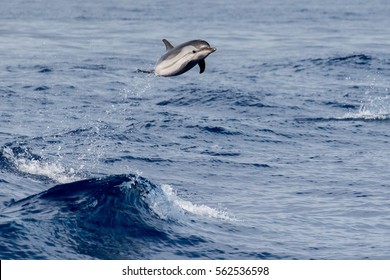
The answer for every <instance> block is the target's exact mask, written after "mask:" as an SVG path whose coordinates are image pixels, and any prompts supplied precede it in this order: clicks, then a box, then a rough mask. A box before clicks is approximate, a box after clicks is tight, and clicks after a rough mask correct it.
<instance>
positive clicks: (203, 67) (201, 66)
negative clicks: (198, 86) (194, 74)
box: [198, 59, 206, 74]
mask: <svg viewBox="0 0 390 280" xmlns="http://www.w3.org/2000/svg"><path fill="white" fill-rule="evenodd" d="M198 64H199V68H200V71H199V74H202V73H203V72H204V70H205V69H206V61H205V60H204V59H202V60H200V61H199V62H198Z"/></svg>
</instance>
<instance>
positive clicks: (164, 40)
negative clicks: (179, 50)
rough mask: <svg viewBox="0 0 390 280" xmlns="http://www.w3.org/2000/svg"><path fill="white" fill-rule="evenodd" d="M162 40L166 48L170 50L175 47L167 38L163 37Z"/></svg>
mask: <svg viewBox="0 0 390 280" xmlns="http://www.w3.org/2000/svg"><path fill="white" fill-rule="evenodd" d="M162 41H163V42H164V45H165V48H166V50H167V51H168V50H170V49H173V46H172V44H171V43H169V42H168V40H167V39H163V40H162Z"/></svg>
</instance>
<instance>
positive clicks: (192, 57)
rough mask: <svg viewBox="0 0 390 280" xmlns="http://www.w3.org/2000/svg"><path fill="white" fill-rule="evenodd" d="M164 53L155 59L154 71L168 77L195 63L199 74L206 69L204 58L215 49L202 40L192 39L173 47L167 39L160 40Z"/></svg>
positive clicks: (181, 72)
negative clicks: (164, 48) (163, 46)
mask: <svg viewBox="0 0 390 280" xmlns="http://www.w3.org/2000/svg"><path fill="white" fill-rule="evenodd" d="M162 41H163V42H164V44H165V47H166V53H165V54H164V55H163V56H162V57H161V58H160V59H159V60H158V61H157V63H156V66H155V68H154V73H155V74H156V75H157V76H163V77H169V76H177V75H181V74H183V73H185V72H187V71H188V70H190V69H191V68H193V67H194V66H195V65H196V64H198V65H199V68H200V74H202V73H203V72H204V70H205V69H206V62H205V58H206V57H207V56H208V55H209V54H211V53H213V52H215V51H216V50H217V49H216V48H212V47H210V45H209V43H207V42H206V41H204V40H192V41H188V42H185V43H183V44H180V45H178V46H176V47H174V46H173V45H172V44H171V43H170V42H169V41H168V40H167V39H163V40H162Z"/></svg>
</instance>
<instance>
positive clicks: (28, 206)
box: [0, 174, 234, 259]
mask: <svg viewBox="0 0 390 280" xmlns="http://www.w3.org/2000/svg"><path fill="white" fill-rule="evenodd" d="M1 216H2V217H3V222H2V223H1V224H0V229H1V230H2V232H4V234H5V235H7V236H12V238H11V239H12V244H13V246H12V248H7V250H6V252H7V253H8V254H7V255H3V256H2V258H5V259H8V258H17V259H20V258H21V259H24V258H49V259H50V258H53V257H55V258H65V259H66V258H92V259H95V258H96V259H129V258H130V259H133V258H149V257H150V256H148V255H147V254H152V253H153V254H157V253H158V251H159V250H169V249H170V248H177V246H178V244H181V245H182V246H184V245H185V246H186V247H187V246H190V247H191V246H193V245H195V244H200V243H207V240H205V239H204V238H203V237H202V236H201V235H197V234H193V233H191V234H189V233H183V230H182V229H180V228H182V227H184V228H192V227H193V223H194V220H198V219H199V218H200V219H210V218H211V219H220V220H224V221H226V220H228V221H231V220H234V219H232V218H230V217H229V215H228V214H227V213H226V212H224V211H220V210H217V209H214V208H211V207H208V206H206V205H197V204H193V203H192V202H190V201H187V200H184V199H181V198H180V197H179V196H178V195H177V194H176V193H175V191H174V189H173V188H172V187H171V186H169V185H163V186H161V187H159V186H157V185H155V184H153V183H151V182H150V181H148V180H147V179H145V178H143V177H140V176H137V175H133V174H121V175H110V176H106V177H101V178H92V179H85V180H80V181H76V182H72V183H66V184H60V185H56V186H54V187H52V188H50V189H48V190H46V191H43V192H41V193H38V194H34V195H31V196H29V197H26V198H24V199H21V200H18V201H11V202H10V203H8V205H7V206H6V207H5V208H4V209H3V210H2V213H1ZM4 217H7V218H6V220H8V223H5V222H4ZM178 228H179V229H178ZM26 232H28V233H29V235H28V236H26V235H25V233H26ZM198 233H199V232H198ZM48 244H49V245H48ZM150 246H153V247H154V249H153V250H150V248H149V247H150ZM43 248H46V249H47V248H49V249H50V248H51V250H53V251H50V250H49V251H48V252H45V253H42V250H43ZM158 248H160V249H158ZM164 248H165V249H164ZM172 250H176V249H172ZM39 252H41V253H39ZM59 252H61V253H59ZM42 254H43V255H42Z"/></svg>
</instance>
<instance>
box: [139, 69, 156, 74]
mask: <svg viewBox="0 0 390 280" xmlns="http://www.w3.org/2000/svg"><path fill="white" fill-rule="evenodd" d="M137 73H145V74H154V70H144V69H137Z"/></svg>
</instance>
